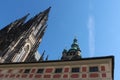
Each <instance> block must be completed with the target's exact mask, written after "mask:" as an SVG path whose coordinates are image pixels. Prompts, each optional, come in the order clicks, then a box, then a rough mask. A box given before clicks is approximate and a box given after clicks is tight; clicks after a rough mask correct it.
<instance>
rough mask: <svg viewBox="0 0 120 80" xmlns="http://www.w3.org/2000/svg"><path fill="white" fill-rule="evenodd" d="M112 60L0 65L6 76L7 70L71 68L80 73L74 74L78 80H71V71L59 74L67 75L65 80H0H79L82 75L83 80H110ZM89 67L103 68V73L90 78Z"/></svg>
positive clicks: (62, 79) (2, 79) (16, 79)
mask: <svg viewBox="0 0 120 80" xmlns="http://www.w3.org/2000/svg"><path fill="white" fill-rule="evenodd" d="M111 64H112V59H96V60H95V59H94V60H79V61H62V62H44V63H27V64H10V65H0V69H1V70H3V72H2V73H0V74H7V70H8V69H14V71H13V73H14V74H18V70H19V69H38V68H44V69H46V68H53V69H54V70H55V68H63V69H64V68H65V67H68V68H73V67H80V72H79V73H76V74H78V75H79V77H78V78H76V79H75V78H71V77H70V76H71V75H72V74H73V73H71V70H70V71H69V72H68V73H64V72H62V73H60V74H61V75H62V76H63V74H68V78H67V79H65V78H63V77H62V76H61V77H60V78H59V79H56V78H55V79H53V78H48V79H47V78H43V77H42V78H40V79H35V78H34V77H33V78H25V79H24V78H19V79H18V78H12V79H11V78H5V77H3V78H1V79H0V80H8V79H9V80H79V79H82V74H84V73H85V74H87V77H86V78H85V79H83V80H112V79H111V78H112V76H111V75H112V71H111V70H112V65H111ZM90 66H98V67H99V70H100V67H101V66H105V69H106V70H105V71H99V72H96V73H98V74H99V77H97V78H90V77H89V75H90V74H91V73H94V72H89V67H90ZM82 67H87V71H86V72H81V71H82V70H81V68H82ZM54 70H53V71H52V72H51V73H47V74H50V75H52V76H53V75H55V74H56V73H54ZM102 73H106V77H105V78H103V77H102V76H101V74H102ZM22 74H23V73H21V74H20V75H22ZM36 74H37V73H34V75H36ZM44 74H45V72H44V73H43V75H44Z"/></svg>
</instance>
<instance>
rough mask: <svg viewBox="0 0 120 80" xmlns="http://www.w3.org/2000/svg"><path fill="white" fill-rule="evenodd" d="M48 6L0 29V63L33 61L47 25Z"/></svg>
mask: <svg viewBox="0 0 120 80" xmlns="http://www.w3.org/2000/svg"><path fill="white" fill-rule="evenodd" d="M50 8H51V7H49V8H48V9H46V10H44V11H43V12H40V13H39V14H37V15H35V16H34V17H33V18H31V19H29V20H28V21H27V22H25V20H26V18H27V16H28V15H29V14H27V15H25V16H24V17H22V18H21V19H18V20H16V21H15V22H13V23H11V24H10V25H8V26H7V27H5V28H3V29H2V30H0V55H1V58H0V62H1V63H4V62H5V63H9V62H32V60H34V61H35V59H34V56H35V53H36V51H37V49H38V47H39V44H40V42H41V40H42V37H43V35H44V32H45V29H46V27H47V20H48V14H49V11H50ZM2 34H7V35H5V36H3V35H2Z"/></svg>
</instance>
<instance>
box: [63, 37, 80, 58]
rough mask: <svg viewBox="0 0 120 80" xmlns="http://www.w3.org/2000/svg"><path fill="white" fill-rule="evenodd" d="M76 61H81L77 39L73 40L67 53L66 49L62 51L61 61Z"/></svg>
mask: <svg viewBox="0 0 120 80" xmlns="http://www.w3.org/2000/svg"><path fill="white" fill-rule="evenodd" d="M77 59H81V50H80V48H79V45H78V42H77V39H76V38H74V40H73V43H72V45H71V48H70V49H69V50H68V51H67V50H66V49H64V50H63V52H62V57H61V60H77Z"/></svg>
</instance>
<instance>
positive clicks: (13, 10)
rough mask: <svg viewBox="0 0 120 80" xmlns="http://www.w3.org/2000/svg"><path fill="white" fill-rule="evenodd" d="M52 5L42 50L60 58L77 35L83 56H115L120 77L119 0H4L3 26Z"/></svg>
mask: <svg viewBox="0 0 120 80" xmlns="http://www.w3.org/2000/svg"><path fill="white" fill-rule="evenodd" d="M49 6H51V7H52V8H51V11H50V14H49V20H48V28H47V30H46V33H45V35H44V37H43V41H42V43H41V44H40V47H39V52H40V53H42V52H43V51H44V50H46V54H45V56H46V55H47V54H48V55H49V59H60V57H61V53H62V51H63V49H64V48H67V49H69V48H70V46H71V44H72V41H73V39H74V37H75V36H76V37H77V39H78V43H79V45H80V48H81V50H82V57H83V58H84V57H94V56H95V57H96V56H108V55H114V56H115V80H118V79H120V76H119V73H120V70H119V66H120V63H119V60H120V59H119V57H120V36H119V34H120V0H1V1H0V11H1V13H0V29H1V28H3V27H4V26H5V25H7V24H9V23H10V22H12V21H14V20H16V19H18V18H20V17H22V16H24V15H26V14H27V13H30V14H31V15H30V16H29V18H30V17H33V16H34V15H35V14H37V13H39V12H41V11H43V10H45V9H46V8H48V7H49Z"/></svg>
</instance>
